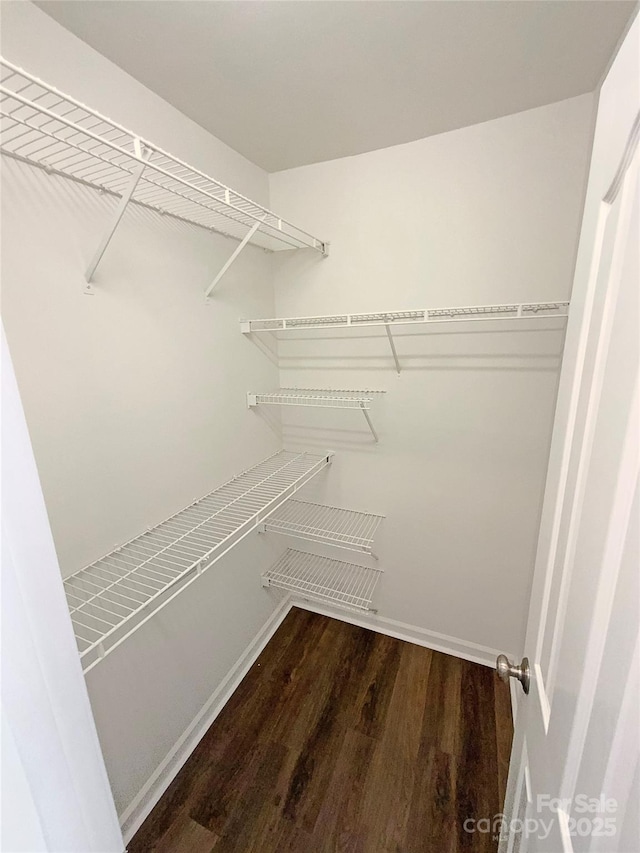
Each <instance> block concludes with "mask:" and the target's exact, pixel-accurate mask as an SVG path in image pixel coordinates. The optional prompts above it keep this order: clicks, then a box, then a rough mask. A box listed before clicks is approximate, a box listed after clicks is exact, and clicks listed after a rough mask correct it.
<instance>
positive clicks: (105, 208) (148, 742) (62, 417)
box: [2, 3, 281, 812]
mask: <svg viewBox="0 0 640 853" xmlns="http://www.w3.org/2000/svg"><path fill="white" fill-rule="evenodd" d="M2 17H3V33H2V35H3V39H2V49H3V53H4V55H5V56H6V58H8V59H10V60H11V61H13V62H15V63H16V64H18V65H21V66H23V67H24V68H25V69H26V70H28V71H31V72H33V73H35V74H37V75H40V76H42V77H43V78H44V79H45V80H47V81H49V82H51V83H53V84H54V85H58V86H59V87H60V88H62V89H63V90H66V91H68V92H69V94H71V95H73V96H76V97H78V98H80V99H83V100H86V101H87V102H88V103H90V104H91V105H92V106H95V107H96V108H98V109H100V110H103V111H104V112H106V113H107V114H108V115H110V116H111V117H112V118H114V119H115V120H117V121H120V122H122V123H123V124H125V126H126V125H128V126H131V127H132V128H134V129H135V130H136V131H137V132H139V133H140V134H142V135H145V136H148V137H149V138H152V139H153V141H154V142H157V143H158V144H160V145H162V146H165V147H166V148H167V149H168V150H169V151H172V152H174V153H175V154H177V155H178V156H180V157H183V158H186V159H188V160H190V161H191V162H193V163H194V164H196V165H198V166H200V167H201V168H203V169H206V170H208V171H209V172H210V173H211V174H212V175H213V176H214V177H216V178H219V179H220V180H222V181H225V182H228V183H231V184H232V185H233V186H234V187H235V188H238V189H240V190H243V191H245V192H246V193H247V194H249V195H250V196H253V197H255V198H256V200H257V201H260V202H266V201H268V197H267V188H268V180H267V175H266V173H264V172H263V171H261V170H260V169H258V168H257V167H256V166H255V165H253V164H252V163H249V162H248V161H247V160H244V159H243V158H242V157H240V156H239V155H238V154H236V153H235V152H233V151H231V150H230V149H229V148H227V147H226V146H224V145H223V144H222V143H221V142H219V141H218V140H216V139H214V138H213V137H212V136H210V135H209V134H207V133H206V132H205V131H203V130H202V129H201V128H199V127H197V126H196V125H195V124H193V123H192V122H191V121H189V120H188V119H186V118H185V117H184V116H182V115H181V114H180V113H178V112H177V111H176V110H174V109H173V108H171V107H170V106H169V105H168V104H166V103H164V102H163V101H161V100H160V99H159V98H157V97H156V96H155V95H153V94H152V93H151V92H149V91H148V90H147V89H145V88H144V87H143V86H141V85H140V84H138V83H136V82H135V81H134V80H132V79H131V78H130V77H128V76H127V75H126V74H125V73H124V72H122V71H121V70H119V69H118V68H116V67H115V66H114V65H112V64H111V63H109V62H108V61H107V60H105V59H104V58H103V57H101V56H100V55H98V54H97V53H95V52H94V51H93V50H91V49H90V48H89V47H88V46H87V45H86V44H84V43H83V42H81V41H80V40H78V39H76V38H75V37H74V36H72V35H71V34H69V33H68V32H67V31H65V30H64V29H62V28H61V27H60V26H59V25H57V24H56V23H54V22H53V21H52V20H51V19H50V18H49V17H48V16H46V15H45V14H44V13H42V12H41V11H39V10H38V9H37V8H35V7H33V6H32V5H31V4H30V3H7V4H3V8H2ZM3 160H4V161H5V162H3V193H2V203H3V213H4V215H3V235H2V236H3V240H2V286H3V294H2V296H3V304H2V308H3V319H4V323H5V327H6V332H7V338H8V341H9V345H10V349H11V354H12V358H13V361H14V364H15V370H16V374H17V377H18V381H19V385H20V390H21V394H22V399H23V403H24V408H25V412H26V417H27V421H28V424H29V429H30V434H31V440H32V443H33V447H34V452H35V456H36V460H37V464H38V470H39V474H40V478H41V481H42V487H43V491H44V495H45V499H46V503H47V509H48V513H49V519H50V522H51V526H52V530H53V535H54V539H55V544H56V549H57V553H58V557H59V561H60V564H61V568H62V572H63V574H65V575H67V574H69V573H70V572H73V571H75V570H77V569H79V568H81V567H82V566H83V565H86V564H87V563H88V562H90V561H92V560H94V559H96V558H97V557H99V556H100V555H102V554H104V553H105V552H108V551H110V550H111V549H112V548H113V547H114V545H115V544H116V543H122V542H124V541H126V540H127V539H129V538H130V537H132V536H135V535H138V534H139V533H140V532H141V531H143V530H144V529H145V528H146V527H148V526H150V525H153V524H156V523H157V522H159V521H161V520H162V519H164V518H165V517H166V516H168V515H169V514H171V513H172V512H175V511H177V510H179V509H181V508H182V507H184V506H185V505H186V504H187V503H189V502H191V500H193V499H194V498H195V497H197V496H200V495H202V494H204V493H206V492H208V491H210V490H211V489H212V488H214V487H216V486H217V485H219V484H221V483H222V482H224V481H225V480H227V479H228V478H230V477H231V476H233V475H234V474H235V473H238V472H239V471H241V470H243V469H244V468H246V467H248V466H249V465H251V464H254V463H256V462H258V461H260V460H261V459H263V458H264V457H266V456H267V455H269V454H271V453H273V452H275V451H276V450H278V449H280V447H281V439H280V436H279V435H278V432H277V429H276V431H274V430H272V429H265V428H264V426H263V423H262V421H261V419H260V418H256V417H255V416H254V415H253V413H250V412H248V411H247V409H246V391H247V389H248V388H249V387H250V386H251V385H252V384H253V383H254V382H258V383H259V384H260V385H262V384H266V385H268V386H272V385H275V384H277V371H276V368H275V366H274V365H273V364H272V363H271V362H270V361H269V360H268V359H265V358H264V356H263V355H262V354H261V353H260V352H259V351H258V350H256V349H254V348H248V347H246V345H245V344H246V342H245V341H244V340H243V338H242V337H241V335H240V334H239V332H238V327H237V320H238V317H240V316H241V315H242V314H245V313H247V312H248V313H250V314H265V313H267V314H271V313H272V312H273V309H274V304H273V288H272V284H271V280H270V265H269V260H268V255H267V254H265V253H264V252H263V251H262V250H259V249H255V248H252V247H248V248H247V249H246V250H245V252H244V253H243V254H242V256H241V257H240V258H239V260H238V261H237V263H236V264H235V265H234V267H233V268H232V269H231V270H230V271H229V273H228V274H227V276H225V278H224V279H223V281H222V282H221V284H220V285H219V288H218V290H217V291H216V295H215V297H214V298H213V300H212V303H211V304H209V305H206V304H205V302H204V296H203V294H204V289H205V287H206V286H207V285H208V283H209V282H210V281H211V279H212V277H213V275H214V274H215V273H216V272H217V271H218V270H219V269H220V267H221V266H222V264H223V262H224V260H225V259H226V258H227V257H228V255H229V254H230V253H231V252H232V251H233V249H234V248H235V246H236V245H237V244H236V243H234V242H233V241H230V240H227V239H225V238H223V237H220V236H217V235H214V234H211V233H209V232H207V231H205V230H203V229H199V228H196V227H193V226H190V225H186V224H184V223H180V222H177V221H175V220H172V219H171V218H170V217H160V216H158V215H156V214H155V213H153V212H151V211H147V210H143V209H140V208H136V207H130V208H129V210H128V211H127V213H126V214H125V217H124V219H123V222H122V224H121V226H120V228H119V230H118V232H117V233H116V236H115V237H114V239H113V242H112V244H111V245H110V247H109V249H108V251H107V253H106V254H105V256H104V259H103V262H102V264H101V266H100V267H99V269H98V273H97V276H96V280H95V284H96V287H95V290H96V295H95V296H87V295H84V294H83V292H82V285H83V272H84V269H85V267H86V265H87V263H88V261H89V259H90V257H91V256H92V254H93V251H94V249H95V247H96V244H97V242H98V241H99V239H100V237H101V236H102V232H103V230H104V227H105V224H106V222H107V219H108V214H109V210H110V209H111V208H112V206H113V204H114V200H113V199H112V198H110V197H108V196H101V195H100V194H99V193H97V192H95V191H93V190H91V189H88V188H86V187H82V186H80V185H77V184H74V183H72V182H69V181H66V180H65V179H63V178H59V177H49V176H47V175H46V174H45V173H44V172H43V171H41V170H38V169H34V168H32V167H30V166H27V165H24V164H20V163H17V162H15V161H11V160H8V159H7V158H3ZM276 427H277V423H276ZM271 559H273V555H272V553H271V552H270V550H269V547H268V546H267V545H265V544H264V543H262V542H259V541H257V539H253V540H251V541H247V542H245V543H243V545H242V546H241V547H238V548H237V549H236V550H235V551H234V554H233V556H232V558H230V559H225V560H223V561H221V562H220V563H218V564H217V566H216V568H215V570H212V572H210V573H209V574H210V576H207V577H206V578H204V579H203V580H202V581H200V582H198V583H196V584H193V585H192V586H191V588H190V590H189V591H188V592H185V593H184V596H183V597H181V598H180V599H178V600H177V601H175V602H173V603H172V604H171V605H169V606H168V607H167V608H166V609H165V610H164V611H163V613H162V614H161V615H159V616H158V618H157V619H154V620H152V622H151V623H150V624H149V625H147V626H145V627H144V628H143V629H141V630H140V631H139V632H138V633H137V634H136V635H135V636H134V637H132V638H131V639H130V640H129V641H128V642H127V643H126V644H123V646H121V647H120V648H119V649H118V651H116V652H114V653H113V655H112V656H111V657H110V658H109V659H108V660H107V661H105V662H104V663H103V664H101V665H100V666H98V667H96V668H95V669H94V670H93V671H92V672H91V674H90V676H89V678H88V686H89V691H90V697H91V701H92V706H93V710H94V714H95V717H96V720H97V723H98V730H99V735H100V740H101V743H102V746H103V749H104V755H105V761H106V764H107V769H108V772H109V777H110V780H111V784H112V787H113V791H114V796H115V799H116V804H117V806H118V810H119V811H120V812H122V811H123V810H125V809H126V808H127V807H128V806H129V804H130V803H131V801H132V800H133V798H134V797H135V795H136V794H137V793H138V791H139V790H140V788H141V787H142V786H143V784H144V783H145V782H146V781H147V779H148V778H149V777H150V775H151V774H152V772H153V771H154V770H155V768H156V767H157V766H158V764H159V763H160V762H161V761H162V759H163V758H164V757H165V755H166V754H167V752H168V751H169V750H170V748H171V747H173V745H174V744H175V742H176V741H177V739H178V738H179V737H180V736H181V735H182V734H183V732H184V730H185V728H186V726H187V725H188V724H189V723H190V722H191V721H192V720H193V719H194V718H195V717H196V715H197V714H198V713H199V712H200V711H201V709H202V706H203V704H204V703H205V700H206V699H208V697H210V696H211V694H212V693H213V692H214V691H215V690H216V688H217V687H218V686H219V685H220V683H221V682H222V680H223V679H224V677H225V676H226V675H227V673H228V672H229V670H230V669H231V667H232V666H233V664H234V663H235V662H236V661H237V660H238V658H239V657H240V655H241V654H242V653H243V652H244V651H245V650H246V648H247V646H248V645H249V643H250V641H251V640H252V638H253V637H254V636H255V635H256V633H257V632H258V630H259V629H260V628H261V627H262V625H263V624H264V623H265V621H266V620H267V619H268V618H269V617H270V615H271V614H272V612H273V611H274V608H275V606H276V604H277V596H274V595H272V594H269V593H268V592H267V591H266V590H264V589H262V587H261V585H260V571H261V569H264V568H265V567H266V564H267V563H268V562H269V560H271Z"/></svg>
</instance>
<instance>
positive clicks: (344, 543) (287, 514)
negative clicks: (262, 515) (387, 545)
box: [263, 499, 384, 560]
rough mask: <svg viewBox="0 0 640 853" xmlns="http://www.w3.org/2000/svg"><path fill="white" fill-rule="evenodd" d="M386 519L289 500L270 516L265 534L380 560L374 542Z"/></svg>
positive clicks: (264, 530)
mask: <svg viewBox="0 0 640 853" xmlns="http://www.w3.org/2000/svg"><path fill="white" fill-rule="evenodd" d="M383 519H384V516H383V515H377V514H376V513H372V512H360V511H357V510H353V509H343V508H342V507H335V506H328V505H326V504H318V503H312V502H310V501H303V500H294V499H290V500H288V501H286V502H285V503H283V504H282V506H281V507H280V508H279V509H277V510H276V511H275V512H274V513H272V515H270V516H269V519H268V520H267V521H266V522H265V523H264V525H263V532H265V533H280V534H282V535H284V536H293V537H296V538H298V539H305V540H307V541H310V542H321V543H323V544H325V545H336V546H338V547H340V548H346V549H348V550H350V551H359V552H360V553H363V554H370V555H371V556H372V557H374V558H375V559H376V560H377V559H378V557H377V555H376V554H375V553H374V550H373V542H374V537H375V534H376V530H377V529H378V526H379V524H380V522H381V521H382V520H383Z"/></svg>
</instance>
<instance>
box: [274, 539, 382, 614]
mask: <svg viewBox="0 0 640 853" xmlns="http://www.w3.org/2000/svg"><path fill="white" fill-rule="evenodd" d="M381 574H382V572H381V571H380V570H379V569H368V568H365V567H364V566H357V565H355V564H354V563H345V562H343V561H342V560H332V559H330V558H329V557H320V556H318V555H317V554H308V553H307V552H306V551H296V550H294V549H293V548H289V549H287V551H285V553H284V554H283V555H282V557H281V558H280V559H279V560H278V561H277V562H276V563H275V565H273V566H272V567H271V568H270V569H269V570H268V571H266V572H265V573H264V574H263V575H262V583H263V585H264V586H276V587H279V588H280V589H286V590H288V591H289V592H294V593H298V594H299V595H301V596H302V597H304V598H311V599H315V600H317V601H324V602H330V603H331V604H336V605H338V606H340V607H344V608H346V609H348V610H356V611H362V610H373V609H374V608H372V606H371V604H372V601H373V594H374V591H375V588H376V585H377V583H378V581H379V580H380V575H381Z"/></svg>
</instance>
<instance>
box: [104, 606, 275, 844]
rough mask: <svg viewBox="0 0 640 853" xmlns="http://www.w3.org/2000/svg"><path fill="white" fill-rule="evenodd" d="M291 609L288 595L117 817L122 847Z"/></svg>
mask: <svg viewBox="0 0 640 853" xmlns="http://www.w3.org/2000/svg"><path fill="white" fill-rule="evenodd" d="M290 610H291V601H290V598H289V596H286V597H285V598H283V599H282V601H281V602H280V605H279V606H278V608H277V609H276V610H275V611H274V612H273V613H272V615H271V616H270V617H269V619H268V620H267V621H266V622H265V624H264V625H263V626H262V628H261V629H260V630H259V631H258V633H257V634H256V636H255V637H254V638H253V640H252V641H251V642H250V643H249V645H248V646H247V648H246V649H245V651H244V652H243V653H242V655H241V656H240V657H239V658H238V660H237V661H236V663H235V664H234V666H233V667H232V668H231V670H230V671H229V673H228V674H227V676H226V678H225V679H224V680H223V681H222V683H221V684H220V685H219V686H218V687H217V689H216V690H215V691H214V693H213V694H212V695H211V697H210V699H209V700H208V701H207V703H206V705H205V706H204V707H203V708H202V710H201V711H200V712H199V713H198V715H197V716H196V718H195V719H194V720H193V722H192V723H191V725H190V726H189V727H188V728H187V730H186V731H185V732H184V734H183V735H182V736H181V737H180V738H179V739H178V741H177V742H176V744H175V745H174V746H173V747H172V748H171V750H170V751H169V752H168V753H167V755H166V756H165V758H164V759H163V761H162V762H161V763H160V764H159V765H158V767H157V768H156V770H155V771H154V773H153V774H152V775H151V777H150V778H149V780H148V781H147V783H146V784H145V785H144V786H143V787H142V788H141V790H140V791H139V792H138V794H137V795H136V797H135V798H134V800H133V801H132V803H131V804H130V805H129V806H128V807H127V808H126V809H125V810H124V812H122V814H121V815H119V820H120V827H121V829H122V835H123V837H124V841H125V844H128V843H129V841H130V840H131V839H132V838H133V836H134V835H135V833H136V832H137V831H138V829H139V828H140V826H141V825H142V823H143V822H144V820H145V819H146V818H147V816H148V815H149V813H150V812H151V810H152V809H153V807H154V806H155V805H156V803H157V802H158V800H159V799H160V797H161V796H162V795H163V794H164V792H165V791H166V790H167V788H168V787H169V785H170V784H171V782H172V781H173V780H174V778H175V777H176V776H177V774H178V772H179V771H180V770H181V769H182V767H183V765H184V764H185V762H186V761H187V759H188V758H189V756H190V755H191V753H192V752H193V750H194V749H195V748H196V746H197V745H198V743H199V742H200V741H201V740H202V737H203V736H204V734H205V733H206V731H207V729H208V728H209V726H210V725H211V724H212V723H213V721H214V720H215V719H216V717H217V716H218V714H219V713H220V712H221V711H222V709H223V708H224V706H225V705H226V703H227V702H228V701H229V699H230V698H231V695H232V694H233V692H234V690H235V689H236V688H237V687H238V685H239V684H240V682H241V681H242V679H243V678H244V677H245V675H246V674H247V672H248V671H249V669H250V668H251V667H252V666H253V664H254V662H255V661H256V659H257V657H258V656H259V655H260V653H261V652H262V650H263V649H264V647H265V646H266V645H267V643H268V642H269V640H270V639H271V637H272V636H273V635H274V634H275V632H276V631H277V630H278V628H279V627H280V624H281V623H282V621H283V620H284V618H285V616H286V615H287V613H288V612H289V611H290Z"/></svg>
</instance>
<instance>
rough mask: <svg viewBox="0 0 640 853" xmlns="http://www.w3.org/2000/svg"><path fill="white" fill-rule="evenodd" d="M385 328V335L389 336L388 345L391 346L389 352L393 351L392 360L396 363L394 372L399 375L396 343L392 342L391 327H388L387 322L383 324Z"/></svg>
mask: <svg viewBox="0 0 640 853" xmlns="http://www.w3.org/2000/svg"><path fill="white" fill-rule="evenodd" d="M385 329H386V332H387V337H388V338H389V346H390V347H391V352H392V353H393V360H394V361H395V363H396V373H397V374H398V376H400V362H399V361H398V353H397V352H396V345H395V343H394V342H393V335H392V334H391V329H390V328H389V324H388V323H386V324H385Z"/></svg>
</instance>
